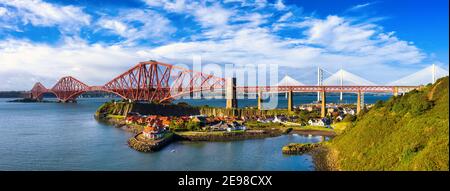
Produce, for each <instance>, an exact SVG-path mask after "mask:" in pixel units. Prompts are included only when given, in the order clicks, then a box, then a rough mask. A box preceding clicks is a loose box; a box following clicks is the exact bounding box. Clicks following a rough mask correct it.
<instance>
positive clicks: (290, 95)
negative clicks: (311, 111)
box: [287, 89, 294, 112]
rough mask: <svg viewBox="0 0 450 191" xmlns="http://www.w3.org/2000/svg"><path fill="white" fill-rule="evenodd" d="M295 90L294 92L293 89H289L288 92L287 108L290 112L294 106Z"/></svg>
mask: <svg viewBox="0 0 450 191" xmlns="http://www.w3.org/2000/svg"><path fill="white" fill-rule="evenodd" d="M293 94H294V93H293V92H292V89H289V91H288V92H287V95H288V105H287V106H288V108H287V110H288V112H292V109H293V107H294V99H293Z"/></svg>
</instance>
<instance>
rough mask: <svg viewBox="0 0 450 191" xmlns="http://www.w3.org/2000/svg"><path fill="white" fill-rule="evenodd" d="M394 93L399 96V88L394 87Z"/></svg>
mask: <svg viewBox="0 0 450 191" xmlns="http://www.w3.org/2000/svg"><path fill="white" fill-rule="evenodd" d="M392 93H394V96H398V87H397V86H394V89H393V90H392Z"/></svg>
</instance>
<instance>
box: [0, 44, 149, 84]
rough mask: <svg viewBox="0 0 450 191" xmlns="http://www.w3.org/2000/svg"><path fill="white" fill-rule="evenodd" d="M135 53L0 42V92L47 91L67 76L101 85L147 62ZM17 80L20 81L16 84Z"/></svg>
mask: <svg viewBox="0 0 450 191" xmlns="http://www.w3.org/2000/svg"><path fill="white" fill-rule="evenodd" d="M138 51H139V50H136V49H133V48H123V47H121V46H106V45H100V44H92V45H89V44H86V43H84V42H82V41H79V40H70V39H68V40H66V42H65V43H64V44H61V45H59V46H49V45H45V44H36V43H32V42H29V41H24V40H14V39H10V40H4V41H0V53H1V54H0V66H1V67H0V81H2V82H7V83H1V84H0V90H18V89H20V90H28V89H31V87H32V86H33V85H34V83H35V82H37V81H41V82H43V84H44V85H45V86H46V87H47V88H51V87H52V86H53V85H54V84H55V83H56V81H57V80H58V79H59V78H60V77H62V76H67V75H71V76H74V77H75V78H77V79H79V80H81V81H82V82H85V83H87V84H89V85H102V84H104V83H106V82H108V81H109V80H111V79H112V78H113V77H114V76H117V75H118V74H120V73H122V72H124V71H126V70H127V69H128V68H130V67H132V66H134V65H136V64H137V63H138V62H139V61H143V60H149V59H150V58H147V57H144V56H142V55H141V54H139V53H138ZM24 55H26V56H24ZM18 77H23V78H21V80H17V78H18Z"/></svg>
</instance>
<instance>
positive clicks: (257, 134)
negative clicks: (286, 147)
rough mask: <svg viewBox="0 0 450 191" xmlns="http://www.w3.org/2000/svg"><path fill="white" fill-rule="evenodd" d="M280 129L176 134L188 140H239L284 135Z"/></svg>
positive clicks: (181, 138)
mask: <svg viewBox="0 0 450 191" xmlns="http://www.w3.org/2000/svg"><path fill="white" fill-rule="evenodd" d="M282 134H283V132H282V131H280V130H272V131H265V130H248V131H245V132H221V133H209V132H197V133H191V134H184V133H176V136H177V137H179V139H180V140H187V141H239V140H247V139H263V138H268V137H277V136H280V135H282Z"/></svg>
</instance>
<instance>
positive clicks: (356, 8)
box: [348, 3, 374, 11]
mask: <svg viewBox="0 0 450 191" xmlns="http://www.w3.org/2000/svg"><path fill="white" fill-rule="evenodd" d="M372 4H374V3H364V4H358V5H355V6H353V7H351V8H350V9H348V10H349V11H356V10H359V9H362V8H365V7H368V6H370V5H372Z"/></svg>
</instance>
